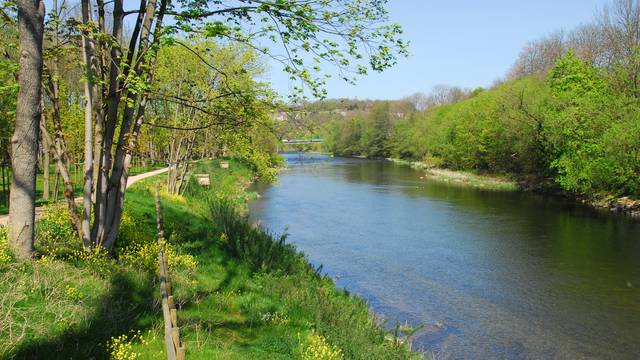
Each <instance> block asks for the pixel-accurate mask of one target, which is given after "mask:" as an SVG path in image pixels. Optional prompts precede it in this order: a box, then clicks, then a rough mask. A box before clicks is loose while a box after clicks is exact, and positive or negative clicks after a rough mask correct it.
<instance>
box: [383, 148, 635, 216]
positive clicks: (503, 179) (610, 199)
mask: <svg viewBox="0 0 640 360" xmlns="http://www.w3.org/2000/svg"><path fill="white" fill-rule="evenodd" d="M386 160H388V161H391V162H393V163H396V164H400V165H406V166H410V167H412V168H414V169H417V170H420V171H424V177H425V178H428V179H431V180H435V181H439V182H444V183H448V184H453V185H459V186H467V187H472V188H478V189H485V190H494V191H518V190H520V191H532V192H538V193H544V194H548V195H551V196H558V197H562V198H565V199H568V200H571V201H575V202H577V203H580V204H583V205H586V206H589V207H591V208H594V209H597V210H602V211H609V212H612V213H616V214H620V215H623V216H628V217H631V218H634V219H640V200H638V199H632V198H629V197H626V196H623V197H616V196H612V195H607V194H592V195H588V196H587V195H584V194H582V195H581V194H573V193H568V192H565V191H562V190H561V189H559V188H558V187H557V186H551V185H549V184H541V183H540V182H539V181H530V180H526V179H520V180H514V179H510V178H508V177H507V176H504V175H495V174H476V173H472V172H469V171H460V170H449V169H443V168H437V167H433V166H429V165H428V164H426V163H424V162H421V161H409V160H402V159H394V158H388V159H386Z"/></svg>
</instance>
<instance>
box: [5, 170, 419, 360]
mask: <svg viewBox="0 0 640 360" xmlns="http://www.w3.org/2000/svg"><path fill="white" fill-rule="evenodd" d="M193 172H194V173H204V172H206V173H209V174H210V175H211V179H212V186H211V188H210V189H207V188H201V187H199V186H197V185H194V184H193V183H190V184H189V185H188V186H187V189H186V191H185V194H184V196H176V195H170V194H166V193H163V194H162V205H163V210H164V218H165V228H166V234H167V235H168V239H169V243H170V245H171V247H172V249H174V251H175V254H176V255H175V257H174V260H173V261H172V259H171V258H170V261H169V263H170V273H171V275H172V278H173V282H174V287H175V291H174V295H175V299H176V304H177V306H178V318H179V320H178V321H179V325H180V327H181V328H180V331H181V337H182V340H183V342H184V343H185V344H186V347H187V356H188V358H189V359H341V358H345V359H409V358H420V356H419V355H418V354H413V353H410V352H409V351H408V349H407V347H406V346H405V345H403V344H402V343H401V342H399V341H390V340H388V338H389V333H387V332H386V331H385V330H384V329H382V327H381V326H380V325H379V324H378V323H377V322H376V321H375V319H374V318H373V317H372V315H371V314H370V312H369V309H368V307H367V305H366V304H365V303H364V302H363V301H362V300H360V299H359V298H357V297H354V296H352V295H350V294H349V293H347V292H346V291H342V290H338V289H336V287H335V285H334V284H333V282H332V281H331V280H330V279H328V278H326V277H323V276H321V275H320V274H318V273H317V272H316V271H315V270H314V269H313V268H312V267H311V266H310V265H308V264H307V262H306V261H305V259H304V256H303V255H302V254H300V253H298V252H297V251H296V250H295V249H294V248H293V247H292V246H290V245H287V244H286V242H285V241H284V238H278V237H273V236H271V235H269V234H267V233H265V232H264V231H263V230H261V229H259V228H255V227H253V226H251V225H249V224H248V223H247V222H246V221H245V220H244V210H245V204H246V201H247V199H249V198H251V197H252V194H249V193H247V192H246V191H245V188H246V185H247V184H248V183H249V181H250V180H251V178H252V176H253V173H252V171H251V170H250V169H249V167H247V166H246V165H245V164H243V163H241V162H239V161H236V160H231V167H230V169H227V170H223V169H220V168H219V166H218V162H217V161H208V162H204V163H198V164H197V165H195V169H194V171H193ZM159 179H162V177H161V176H160V177H156V178H152V179H146V180H144V181H141V182H140V183H138V184H136V185H134V186H133V187H132V188H131V189H130V190H129V191H128V192H127V199H126V207H125V210H126V213H127V219H130V220H127V221H126V222H125V223H123V228H122V230H121V237H122V238H121V239H119V242H120V243H121V244H124V245H120V246H121V250H120V251H119V255H120V261H118V262H115V261H111V260H108V259H105V258H103V257H99V256H93V255H82V256H77V255H76V256H74V255H68V254H69V253H70V254H74V252H73V250H68V251H66V253H67V255H59V254H58V255H57V256H58V259H54V258H53V255H48V256H44V257H43V258H42V259H40V260H38V261H33V262H28V263H16V262H14V261H8V262H7V261H5V263H4V265H0V279H2V280H0V314H6V315H4V318H0V319H1V320H0V321H1V322H2V323H0V329H1V330H0V340H2V341H0V344H2V346H3V347H0V358H44V357H46V358H49V359H55V358H61V359H62V358H65V359H68V358H91V357H92V358H96V359H106V358H116V359H125V358H127V359H128V358H137V359H158V358H161V357H162V356H164V355H163V351H164V350H163V349H164V344H163V336H162V318H161V312H160V307H159V304H158V300H159V290H158V284H157V280H156V275H155V271H154V270H155V269H154V267H153V266H152V267H151V268H149V267H148V266H142V265H141V264H145V263H146V260H144V259H145V257H146V255H145V254H147V252H145V251H146V250H145V251H140V252H138V253H135V256H130V255H128V253H127V252H128V251H133V250H130V249H133V248H135V246H130V245H131V244H139V243H145V244H147V243H153V241H154V240H153V239H154V236H155V208H154V202H153V196H152V190H153V184H154V182H155V181H158V180H159ZM52 213H54V212H52ZM42 221H43V222H45V223H46V222H49V224H42V225H40V227H41V229H43V231H41V232H40V233H41V236H42V237H45V239H41V240H39V249H40V251H41V253H45V254H54V253H55V249H57V248H62V247H67V248H73V247H74V246H76V245H74V244H75V242H77V240H75V239H69V238H68V236H64V238H63V239H57V238H56V234H60V233H64V231H61V230H55V229H56V226H58V225H55V224H54V225H55V226H54V225H52V224H51V223H56V224H57V223H60V220H59V219H58V218H57V217H49V218H47V217H45V218H44V219H43V220H42ZM59 225H60V226H63V225H64V224H59ZM46 229H49V231H45V230H46ZM69 242H71V243H72V244H62V243H69ZM149 249H153V248H152V247H149ZM0 250H1V249H0ZM156 250H157V249H156ZM148 253H149V255H150V257H149V259H151V260H150V261H151V263H153V261H154V259H155V254H154V251H149V252H148ZM59 258H61V259H59ZM130 258H135V259H134V260H132V261H133V262H132V263H128V260H127V259H130ZM0 259H2V257H0ZM136 261H138V262H136Z"/></svg>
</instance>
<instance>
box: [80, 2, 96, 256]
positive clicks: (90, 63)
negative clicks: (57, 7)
mask: <svg viewBox="0 0 640 360" xmlns="http://www.w3.org/2000/svg"><path fill="white" fill-rule="evenodd" d="M82 22H83V23H84V24H88V23H90V22H92V20H91V3H90V1H89V0H82ZM82 50H83V52H82V57H83V60H84V62H85V67H86V73H87V79H86V80H85V82H84V97H85V99H84V101H85V106H84V187H83V211H82V242H83V244H84V246H85V248H89V247H90V246H91V238H90V236H91V201H92V193H93V151H94V149H93V111H94V104H93V98H94V83H95V81H96V79H95V74H96V70H97V69H96V68H95V65H96V64H95V58H94V53H95V51H94V46H93V41H92V39H91V34H89V33H86V34H84V36H83V41H82Z"/></svg>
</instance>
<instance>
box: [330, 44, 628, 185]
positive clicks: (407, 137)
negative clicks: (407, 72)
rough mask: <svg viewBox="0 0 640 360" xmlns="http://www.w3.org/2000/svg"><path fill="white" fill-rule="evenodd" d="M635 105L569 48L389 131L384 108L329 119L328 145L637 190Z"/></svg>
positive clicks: (567, 182) (445, 164) (346, 151)
mask: <svg viewBox="0 0 640 360" xmlns="http://www.w3.org/2000/svg"><path fill="white" fill-rule="evenodd" d="M638 109H639V108H638V102H637V99H635V98H632V97H628V96H626V95H625V94H624V93H621V92H620V91H617V90H615V88H614V87H613V86H611V80H610V78H609V75H608V74H607V73H606V72H604V71H602V70H601V69H598V68H596V67H594V66H592V65H590V64H589V63H587V62H585V61H583V60H581V59H579V58H578V57H577V56H576V55H575V54H574V53H573V52H571V51H569V52H567V53H566V54H565V55H564V56H562V57H561V58H560V59H559V60H558V61H557V62H556V64H555V66H554V67H553V68H552V69H551V71H550V72H549V74H548V75H542V74H540V75H532V76H529V77H525V78H521V79H518V80H512V81H508V82H505V83H502V84H499V85H497V86H495V87H494V88H492V89H489V90H487V91H483V92H479V93H475V94H471V95H470V96H469V98H467V99H465V100H463V101H460V102H457V103H454V104H448V105H440V106H435V107H432V108H429V109H427V110H425V111H423V112H419V113H416V114H415V115H414V116H412V117H411V118H409V119H399V120H395V121H393V126H392V128H391V130H389V132H388V133H387V132H386V129H387V128H386V127H381V126H379V125H377V124H380V123H381V122H380V119H382V118H383V117H382V116H381V115H380V114H379V113H378V114H376V113H371V114H370V115H368V116H366V117H362V116H356V117H353V118H351V119H348V120H344V121H343V120H337V121H333V122H330V123H329V125H328V126H327V127H326V136H327V138H328V141H327V149H328V150H329V151H331V152H334V153H336V154H340V155H367V156H376V157H396V158H402V159H411V160H418V161H423V162H425V163H427V165H430V166H439V167H446V168H451V169H468V170H475V171H480V172H490V173H500V174H510V175H513V176H514V177H516V178H522V179H528V180H536V181H546V180H551V181H553V182H554V183H556V184H558V185H559V186H561V187H562V189H564V190H566V191H569V192H575V193H582V194H593V193H603V194H609V195H615V196H623V195H629V196H634V197H637V196H640V136H639V134H640V113H639V111H638ZM388 116H389V115H388V114H387V118H388ZM368 134H374V135H368ZM362 139H368V140H367V141H364V142H363V141H362ZM373 139H375V140H373ZM372 140H373V141H372ZM380 140H382V142H380Z"/></svg>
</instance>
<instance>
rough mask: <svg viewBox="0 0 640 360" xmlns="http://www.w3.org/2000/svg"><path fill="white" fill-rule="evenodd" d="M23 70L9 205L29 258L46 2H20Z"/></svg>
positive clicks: (19, 245) (14, 239) (16, 244)
mask: <svg viewBox="0 0 640 360" xmlns="http://www.w3.org/2000/svg"><path fill="white" fill-rule="evenodd" d="M18 29H19V33H20V40H19V47H20V60H19V64H20V69H19V72H18V84H19V86H20V90H19V91H18V98H17V106H16V121H15V130H14V132H13V136H12V138H11V166H12V169H13V182H12V184H11V198H10V205H9V241H10V243H11V246H12V247H13V249H14V251H15V253H16V255H18V256H19V257H21V258H29V257H31V255H32V253H33V242H34V234H35V196H36V170H37V159H38V130H39V129H38V128H39V124H40V111H41V104H40V96H41V84H42V39H43V33H44V3H43V1H42V0H21V1H18Z"/></svg>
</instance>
